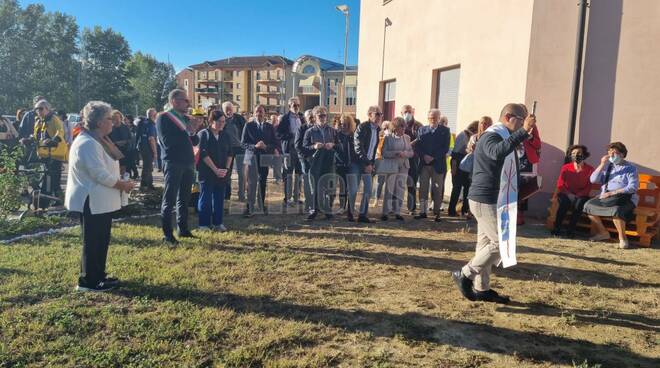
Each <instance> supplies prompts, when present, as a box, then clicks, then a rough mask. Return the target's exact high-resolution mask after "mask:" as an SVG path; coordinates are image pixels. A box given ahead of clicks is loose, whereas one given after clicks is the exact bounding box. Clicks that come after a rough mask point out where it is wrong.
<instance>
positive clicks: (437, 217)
mask: <svg viewBox="0 0 660 368" xmlns="http://www.w3.org/2000/svg"><path fill="white" fill-rule="evenodd" d="M433 221H435V222H440V221H442V219H441V218H440V215H435V220H433Z"/></svg>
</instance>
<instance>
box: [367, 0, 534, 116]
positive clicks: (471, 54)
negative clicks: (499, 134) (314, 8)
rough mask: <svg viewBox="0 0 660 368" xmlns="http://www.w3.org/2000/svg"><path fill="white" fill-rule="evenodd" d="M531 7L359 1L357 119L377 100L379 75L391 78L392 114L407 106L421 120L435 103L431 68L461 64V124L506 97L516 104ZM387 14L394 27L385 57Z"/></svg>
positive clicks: (446, 0)
mask: <svg viewBox="0 0 660 368" xmlns="http://www.w3.org/2000/svg"><path fill="white" fill-rule="evenodd" d="M532 8H533V2H532V1H527V0H500V1H488V0H467V1H453V0H393V1H391V2H389V3H388V4H386V5H383V1H382V0H363V1H362V2H361V7H360V48H359V65H358V69H359V71H360V73H359V88H358V96H357V111H356V113H357V117H358V118H360V119H364V118H366V111H367V108H368V107H369V106H370V105H374V104H379V103H380V101H379V94H380V82H381V81H383V80H390V79H396V82H397V83H396V110H397V113H398V111H399V110H400V107H401V105H403V104H411V105H413V106H414V107H415V108H416V113H417V118H418V120H420V121H425V120H426V119H425V116H426V111H427V110H428V109H429V108H430V107H432V106H433V102H432V100H431V99H432V95H433V93H432V86H433V81H432V80H433V71H434V70H436V69H439V68H446V67H449V66H454V65H460V67H461V71H460V73H461V77H460V88H459V100H458V113H457V121H458V124H457V126H458V127H459V128H463V127H465V126H467V124H469V122H471V121H472V120H474V119H477V118H479V117H480V116H482V115H491V116H493V117H495V115H499V111H500V109H501V108H502V106H503V105H504V104H505V103H507V102H511V101H521V102H522V101H523V100H524V98H525V88H526V75H527V64H528V56H529V55H528V51H529V41H530V29H531V23H532V16H531V15H532ZM386 17H388V18H389V19H390V20H391V21H392V25H391V26H389V27H387V31H386V32H387V33H386V37H385V53H384V55H385V56H384V58H383V38H384V37H383V33H384V22H385V18H386ZM509 20H512V21H509ZM513 20H515V21H513ZM512 25H515V27H514V26H512ZM383 60H384V63H383ZM494 71H496V72H494ZM381 74H382V77H381Z"/></svg>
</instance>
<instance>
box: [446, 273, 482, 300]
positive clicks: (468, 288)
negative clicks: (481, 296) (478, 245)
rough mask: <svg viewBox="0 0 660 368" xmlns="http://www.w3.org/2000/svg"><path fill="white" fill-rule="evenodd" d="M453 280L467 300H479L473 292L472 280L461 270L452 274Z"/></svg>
mask: <svg viewBox="0 0 660 368" xmlns="http://www.w3.org/2000/svg"><path fill="white" fill-rule="evenodd" d="M451 278H452V279H453V280H454V283H455V284H456V286H457V287H458V291H460V292H461V294H463V296H464V297H465V298H466V299H467V300H470V301H475V300H476V299H477V298H476V296H475V295H474V291H473V290H472V280H470V279H469V278H467V277H465V275H463V272H461V270H458V271H454V272H452V273H451Z"/></svg>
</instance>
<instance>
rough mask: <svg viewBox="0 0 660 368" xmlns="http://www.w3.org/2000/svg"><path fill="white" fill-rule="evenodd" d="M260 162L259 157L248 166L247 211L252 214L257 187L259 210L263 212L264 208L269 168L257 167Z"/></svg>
mask: <svg viewBox="0 0 660 368" xmlns="http://www.w3.org/2000/svg"><path fill="white" fill-rule="evenodd" d="M260 162H261V160H260V159H259V157H255V158H253V161H252V163H251V164H250V170H249V175H248V198H247V202H248V203H247V209H248V211H250V212H254V204H255V201H256V197H257V187H258V189H259V205H260V206H261V210H262V211H263V210H265V208H266V179H268V169H269V167H268V166H266V165H264V166H261V165H259V163H260Z"/></svg>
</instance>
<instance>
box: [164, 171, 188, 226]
mask: <svg viewBox="0 0 660 368" xmlns="http://www.w3.org/2000/svg"><path fill="white" fill-rule="evenodd" d="M163 171H164V178H165V190H164V191H163V202H162V205H161V208H160V216H161V222H162V226H163V233H164V234H165V236H172V235H173V232H174V230H173V228H172V211H173V210H174V208H175V206H176V223H177V227H178V228H179V232H187V231H189V229H188V203H189V202H190V191H191V189H192V184H193V181H194V179H195V169H194V168H193V165H192V164H191V165H182V164H175V163H172V162H169V161H163Z"/></svg>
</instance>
